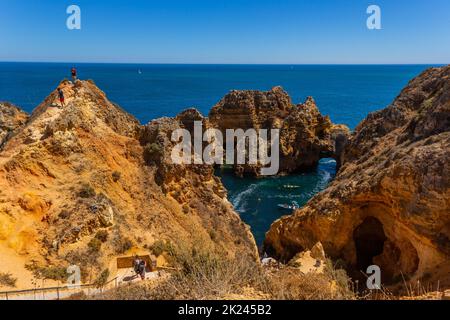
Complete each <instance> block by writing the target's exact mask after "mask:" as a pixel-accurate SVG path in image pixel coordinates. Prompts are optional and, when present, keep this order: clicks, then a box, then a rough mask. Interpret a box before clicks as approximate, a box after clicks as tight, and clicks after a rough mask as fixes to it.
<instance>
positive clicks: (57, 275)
mask: <svg viewBox="0 0 450 320" xmlns="http://www.w3.org/2000/svg"><path fill="white" fill-rule="evenodd" d="M33 274H34V275H35V277H36V278H38V279H44V280H55V281H66V280H67V277H68V274H67V269H66V268H64V267H59V266H49V267H34V270H33Z"/></svg>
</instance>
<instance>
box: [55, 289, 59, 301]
mask: <svg viewBox="0 0 450 320" xmlns="http://www.w3.org/2000/svg"><path fill="white" fill-rule="evenodd" d="M56 295H57V298H56V299H57V300H59V287H58V288H56Z"/></svg>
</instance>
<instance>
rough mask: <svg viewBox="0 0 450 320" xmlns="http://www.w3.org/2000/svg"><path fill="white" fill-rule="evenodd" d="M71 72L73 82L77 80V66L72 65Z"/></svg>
mask: <svg viewBox="0 0 450 320" xmlns="http://www.w3.org/2000/svg"><path fill="white" fill-rule="evenodd" d="M71 73H72V80H73V82H75V81H77V69H75V67H72V70H71Z"/></svg>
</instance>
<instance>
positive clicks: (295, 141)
mask: <svg viewBox="0 0 450 320" xmlns="http://www.w3.org/2000/svg"><path fill="white" fill-rule="evenodd" d="M208 120H209V122H210V124H211V126H212V127H213V128H217V129H220V130H221V131H222V132H223V133H224V136H225V130H226V129H243V130H247V129H256V130H259V129H269V130H270V129H279V130H280V169H279V172H278V173H279V174H283V173H292V172H295V171H301V170H307V169H310V168H313V167H315V166H317V164H318V162H319V160H320V159H322V158H332V157H333V158H336V159H337V160H339V159H340V152H341V151H342V143H340V142H339V141H345V140H346V139H347V137H348V136H349V129H348V128H347V127H346V126H344V125H334V124H332V123H331V121H330V119H329V118H328V117H327V116H322V115H321V114H320V112H319V109H318V108H317V106H316V103H315V102H314V100H313V99H312V98H311V97H309V98H308V99H307V100H306V102H305V103H303V104H298V105H294V104H293V103H292V101H291V98H290V97H289V95H288V94H287V93H286V92H285V91H284V90H283V89H282V88H281V87H275V88H273V89H272V90H270V91H267V92H261V91H231V92H230V93H229V94H227V95H226V96H225V97H224V98H223V99H222V100H221V101H220V102H219V103H218V104H217V105H216V106H214V107H213V108H212V109H211V111H210V113H209V117H208ZM336 141H337V142H336ZM234 168H235V172H236V173H237V174H238V175H240V176H242V175H244V174H251V175H255V176H259V175H260V169H261V165H256V166H252V165H247V164H246V165H235V166H234Z"/></svg>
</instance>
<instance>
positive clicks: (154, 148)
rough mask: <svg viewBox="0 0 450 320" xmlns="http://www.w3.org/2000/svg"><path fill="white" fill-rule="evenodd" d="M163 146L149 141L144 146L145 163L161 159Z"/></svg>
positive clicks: (155, 162) (154, 162) (153, 162)
mask: <svg viewBox="0 0 450 320" xmlns="http://www.w3.org/2000/svg"><path fill="white" fill-rule="evenodd" d="M162 154H163V148H162V147H161V146H160V145H159V144H157V143H149V144H147V145H146V146H145V147H144V160H145V162H146V163H147V164H157V163H159V162H160V161H161V157H162Z"/></svg>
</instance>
